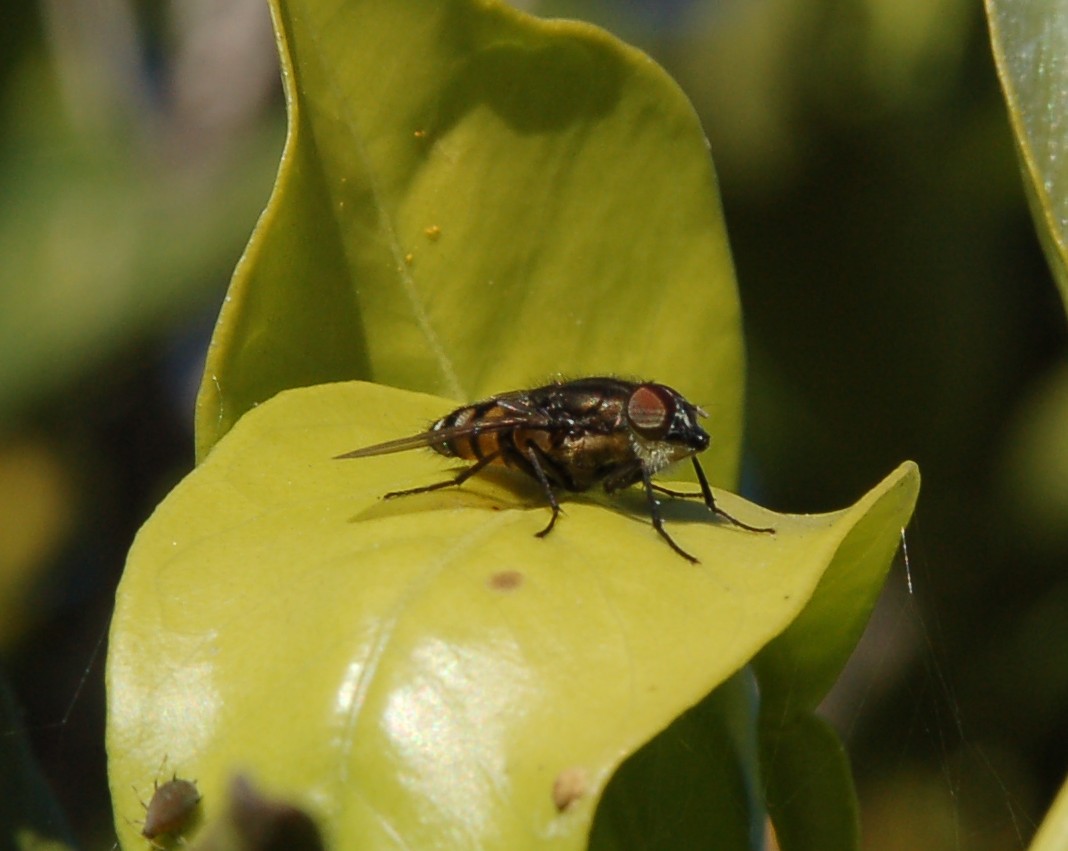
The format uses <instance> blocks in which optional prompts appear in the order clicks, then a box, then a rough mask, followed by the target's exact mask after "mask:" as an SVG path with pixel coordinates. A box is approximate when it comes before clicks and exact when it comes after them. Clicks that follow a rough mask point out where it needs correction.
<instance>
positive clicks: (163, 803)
mask: <svg viewBox="0 0 1068 851" xmlns="http://www.w3.org/2000/svg"><path fill="white" fill-rule="evenodd" d="M199 804H200V792H199V791H198V790H197V786H196V781H193V780H182V779H181V778H179V777H178V775H177V774H175V775H172V777H171V779H170V780H168V781H167V782H166V783H164V784H163V785H162V786H161V785H159V784H158V783H157V782H153V792H152V800H150V801H149V802H148V805H147V806H145V824H144V827H143V828H142V830H141V835H142V836H143V837H144V838H145V839H147V840H148V841H149V842H151V843H152V845H153V846H154V847H156V848H158V847H159V846H158V845H157V844H156V842H155V841H154V840H156V839H159V838H161V837H164V836H172V835H175V834H178V833H180V832H181V831H182V830H184V829H185V828H186V827H188V826H189V824H190V822H191V821H192V819H193V816H194V814H195V812H196V809H197V806H198V805H199Z"/></svg>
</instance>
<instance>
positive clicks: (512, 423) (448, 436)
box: [334, 417, 551, 461]
mask: <svg viewBox="0 0 1068 851" xmlns="http://www.w3.org/2000/svg"><path fill="white" fill-rule="evenodd" d="M517 428H527V429H551V426H549V425H547V424H546V423H538V422H535V423H532V422H531V421H530V419H529V418H527V417H523V418H518V417H502V418H499V419H490V420H480V421H478V422H477V423H466V424H464V425H462V426H454V427H453V428H439V429H437V430H436V431H435V430H432V431H424V432H422V433H420V434H413V435H411V436H410V437H400V438H398V439H397V440H387V441H386V442H385V443H376V444H374V445H373V446H365V447H363V448H362V449H354V450H352V452H346V453H344V454H343V455H335V456H334V460H335V461H336V460H340V459H342V458H367V457H368V456H370V455H388V454H390V453H392V452H407V451H408V450H409V449H419V448H421V447H424V446H439V445H441V444H442V443H447V442H448V441H450V440H452V439H453V438H457V437H470V436H471V435H475V434H493V433H495V432H501V431H514V430H515V429H517Z"/></svg>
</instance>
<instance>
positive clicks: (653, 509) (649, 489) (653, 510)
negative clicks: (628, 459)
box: [642, 467, 698, 564]
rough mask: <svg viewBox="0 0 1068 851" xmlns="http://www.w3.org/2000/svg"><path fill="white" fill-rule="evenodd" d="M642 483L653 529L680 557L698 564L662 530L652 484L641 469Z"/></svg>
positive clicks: (646, 473)
mask: <svg viewBox="0 0 1068 851" xmlns="http://www.w3.org/2000/svg"><path fill="white" fill-rule="evenodd" d="M642 483H643V484H644V485H645V498H646V499H647V500H648V501H649V514H651V515H652V518H653V528H654V529H656V531H657V532H658V533H660V537H661V538H663V539H664V540H665V541H667V542H668V546H669V547H671V549H673V550H674V551H675V552H677V553H678V554H679V555H680V556H682V557H683V558H684V559H686V560H687V561H689V562H693V563H694V564H698V561H697V559H695V558H694V557H693V556H692V555H690V554H689V553H688V552H686V550H684V549H683V548H682V547H680V546H679V545H678V544H676V543H675V539H674V538H672V537H671V535H669V534H668V533H667V529H665V528H664V520H663V518H662V517H661V516H660V503H659V502H657V501H656V497H655V496H654V495H653V482H652V480H651V479H650V478H649V471H648V470H646V469H645V467H642Z"/></svg>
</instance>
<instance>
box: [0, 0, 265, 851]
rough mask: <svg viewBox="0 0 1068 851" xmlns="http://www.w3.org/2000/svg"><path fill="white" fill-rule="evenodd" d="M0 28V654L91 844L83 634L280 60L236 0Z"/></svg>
mask: <svg viewBox="0 0 1068 851" xmlns="http://www.w3.org/2000/svg"><path fill="white" fill-rule="evenodd" d="M0 41H2V49H0V140H2V141H0V197H2V198H3V203H2V205H0V257H2V258H3V263H2V264H0V514H2V517H3V519H2V520H0V663H2V665H3V668H5V669H6V671H7V672H8V673H9V674H10V680H11V683H12V685H13V687H14V689H13V690H14V693H15V697H16V699H17V700H18V701H20V702H21V703H22V704H23V705H24V706H25V716H24V724H25V728H27V733H28V735H29V737H30V739H31V740H32V744H33V746H34V750H35V751H36V752H37V755H38V756H39V757H40V758H41V760H42V762H43V765H44V768H45V771H46V774H47V775H48V776H49V779H50V780H51V782H52V784H53V786H54V787H55V788H56V791H57V793H58V794H59V798H60V800H61V803H62V804H63V807H64V809H66V811H67V812H68V814H69V815H70V817H71V821H72V824H73V825H74V827H75V833H76V835H78V836H81V837H85V838H86V840H87V842H88V844H90V845H94V846H96V845H100V846H101V847H107V846H108V845H110V840H108V839H106V838H101V839H99V842H97V841H95V840H90V839H89V837H92V836H94V835H95V834H96V832H97V831H105V833H104V836H105V837H106V836H107V833H106V831H109V830H110V825H109V820H108V818H107V807H106V802H107V793H106V781H105V775H104V770H103V763H102V757H103V748H102V736H103V718H102V714H103V713H102V709H103V701H102V693H101V688H100V685H101V683H100V666H99V665H96V666H93V665H92V664H91V663H92V661H93V659H94V658H95V652H94V648H96V651H99V649H100V647H99V645H100V641H101V640H102V636H103V631H104V630H105V628H106V625H107V620H108V617H109V611H110V606H111V604H112V597H113V593H114V586H115V583H116V581H117V578H118V573H119V570H120V567H121V563H122V558H123V553H124V551H125V550H126V549H127V548H128V546H129V540H130V538H131V537H132V534H133V530H134V529H135V528H136V526H137V525H139V523H140V521H141V520H142V519H143V517H144V516H145V515H146V514H147V512H148V511H149V509H150V506H151V505H152V504H154V503H155V501H157V500H158V498H159V495H160V492H161V490H162V489H163V488H164V487H165V483H166V481H167V480H172V479H173V478H174V476H175V471H176V470H177V469H182V468H187V467H188V466H189V465H190V463H191V460H192V451H191V414H192V398H191V393H190V389H189V385H190V376H191V375H193V374H196V373H197V372H199V369H200V365H201V363H202V359H203V349H204V346H205V341H206V333H205V327H204V326H205V324H206V322H207V321H208V320H207V317H209V316H210V315H211V314H213V313H214V312H215V310H216V309H217V305H218V303H219V302H220V301H221V298H222V293H223V290H224V287H225V283H226V280H227V279H228V277H229V275H230V273H231V271H232V268H233V264H234V262H235V260H236V258H237V257H238V256H239V254H240V251H241V247H242V245H243V244H244V242H245V240H246V239H247V235H248V232H249V231H250V229H251V228H252V226H253V224H254V223H255V220H256V217H257V216H258V214H259V212H260V210H261V208H262V205H263V203H264V201H265V200H266V197H267V195H268V192H269V187H270V181H271V178H272V176H273V174H274V171H275V170H276V168H277V157H278V152H279V151H280V149H281V142H282V130H283V123H282V114H281V99H280V97H279V91H280V89H279V86H278V78H277V62H276V59H275V54H274V46H273V41H272V37H271V28H270V21H269V17H268V14H267V10H266V8H265V7H264V6H263V5H262V4H261V3H259V2H255V0H251V1H250V2H244V1H243V2H233V3H215V2H205V0H194V2H182V3H175V4H155V5H148V4H134V3H129V2H121V0H120V2H117V3H107V4H99V3H93V2H77V0H76V2H50V0H43V2H41V3H39V4H33V3H24V4H14V5H13V6H12V8H10V9H5V25H4V28H3V35H2V36H0ZM190 339H196V340H197V343H196V345H192V346H190V345H188V344H187V343H186V342H185V341H186V340H190ZM11 717H12V716H6V717H5V723H11V722H10V718H11ZM13 734H14V731H12V730H6V729H0V736H4V735H13Z"/></svg>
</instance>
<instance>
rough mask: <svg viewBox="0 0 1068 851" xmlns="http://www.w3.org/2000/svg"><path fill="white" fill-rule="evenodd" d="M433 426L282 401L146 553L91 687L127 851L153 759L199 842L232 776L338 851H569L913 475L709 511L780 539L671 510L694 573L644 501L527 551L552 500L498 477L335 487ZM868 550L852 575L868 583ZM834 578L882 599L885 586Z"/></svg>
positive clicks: (894, 501) (230, 449)
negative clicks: (434, 485) (380, 448)
mask: <svg viewBox="0 0 1068 851" xmlns="http://www.w3.org/2000/svg"><path fill="white" fill-rule="evenodd" d="M450 406H451V403H449V402H447V401H445V400H442V399H435V398H432V397H428V396H421V395H417V394H412V393H409V392H404V391H399V390H394V389H389V388H384V387H381V386H377V385H369V384H362V383H348V384H336V385H323V386H317V387H311V388H305V389H300V390H293V391H288V392H285V393H282V394H280V395H279V396H277V397H275V398H274V399H272V400H270V401H269V402H267V403H266V404H264V405H262V406H260V407H259V408H257V409H255V410H253V411H251V412H250V413H249V414H248V415H246V416H245V417H244V418H242V420H241V421H240V422H239V423H238V424H237V425H236V426H235V428H234V429H233V430H232V431H231V432H230V434H228V435H227V437H226V438H225V439H224V440H223V441H221V442H220V443H219V444H218V446H217V447H216V449H215V450H214V451H213V452H212V453H211V455H210V456H209V457H208V458H207V460H206V461H205V462H204V463H203V464H201V465H200V467H199V468H198V469H197V470H196V471H194V472H193V473H192V474H191V475H190V476H189V477H187V479H186V480H185V481H184V482H182V483H181V484H180V485H179V486H178V487H177V488H176V489H175V490H174V492H173V493H171V494H170V496H168V497H167V499H165V500H164V502H163V503H162V504H161V505H160V506H159V508H158V509H157V511H156V513H155V514H154V515H153V517H152V518H151V519H150V520H149V522H148V523H147V524H146V525H145V527H144V528H143V529H142V530H141V532H140V534H139V535H138V538H137V541H136V542H135V544H134V547H133V549H132V551H131V553H130V558H129V562H128V565H127V569H126V571H125V573H124V575H123V580H122V583H121V586H120V589H119V594H118V599H117V602H116V609H115V615H114V621H113V626H112V634H111V643H110V656H109V663H108V674H107V679H108V693H109V713H108V750H109V756H110V771H111V788H112V794H113V799H114V805H115V812H116V827H117V829H118V831H119V833H120V837H121V838H122V840H123V842H124V843H125V846H126V847H127V848H130V849H132V848H135V847H138V848H139V847H141V844H140V843H141V842H142V841H141V840H139V839H138V837H137V830H136V827H134V826H131V825H130V824H129V823H128V822H127V821H126V820H127V819H132V818H135V817H136V815H137V812H138V809H139V807H140V805H139V803H138V801H137V796H136V792H135V791H134V790H146V789H150V788H151V784H152V780H153V778H154V777H155V775H156V772H157V771H158V770H159V765H160V760H161V759H162V758H163V756H164V755H166V756H167V757H168V765H169V766H172V767H173V769H174V770H176V771H178V773H179V775H180V776H184V777H192V778H196V779H197V780H198V783H199V788H200V790H201V791H202V793H203V800H202V802H201V806H202V807H203V808H204V814H205V819H206V821H209V822H210V821H211V820H212V819H214V818H216V817H217V815H218V812H219V808H220V807H221V806H222V803H221V802H222V801H223V799H224V791H223V790H224V789H225V788H226V786H227V783H228V782H229V779H230V777H231V776H232V775H233V774H234V773H235V772H237V771H243V772H246V773H247V774H248V776H249V777H250V778H252V779H253V780H254V782H255V783H256V784H257V785H260V786H262V787H263V788H264V790H265V793H267V794H270V795H277V796H280V797H283V798H285V799H286V800H290V801H293V802H294V803H296V804H298V805H300V806H302V807H303V808H305V809H306V810H307V811H309V812H310V813H311V814H312V815H313V817H315V818H316V819H317V821H318V822H319V824H320V826H321V827H322V828H323V830H324V833H325V835H326V837H327V840H328V842H329V843H331V846H332V847H336V848H344V849H352V848H383V849H387V848H408V849H416V848H418V849H456V848H481V849H497V848H499V849H509V850H510V851H515V849H522V848H546V849H548V848H552V849H577V848H583V847H585V844H586V838H587V834H588V832H589V829H590V823H591V819H592V816H593V813H594V810H595V807H596V805H597V802H598V800H599V798H600V796H601V793H602V792H603V790H604V788H605V784H606V783H607V782H608V780H609V778H610V776H611V775H612V773H613V771H614V770H615V769H616V767H617V766H618V765H619V764H620V762H621V761H622V760H623V759H624V758H625V757H626V756H627V755H628V754H630V753H632V752H633V751H635V750H636V749H637V748H639V747H640V746H641V745H642V744H643V743H644V742H646V741H648V740H649V739H651V738H652V737H653V736H654V735H655V734H657V733H658V732H659V731H660V730H662V729H664V728H665V727H667V726H668V725H669V724H671V722H672V721H673V720H674V719H675V718H677V717H678V716H680V715H681V714H682V713H683V712H685V710H686V709H687V708H689V707H691V706H694V705H695V704H696V703H697V702H698V701H700V700H701V699H702V698H703V697H704V696H705V695H707V694H708V693H709V692H710V691H711V690H712V689H713V688H714V687H715V686H716V685H718V684H719V683H722V682H724V681H725V680H726V679H727V678H729V677H730V676H731V675H732V674H734V673H735V672H736V671H738V670H739V668H741V667H742V666H743V665H744V664H745V663H746V662H747V661H748V660H750V659H751V658H752V657H753V656H754V654H756V653H757V652H758V651H759V650H760V648H761V647H763V646H764V645H766V644H767V643H768V642H769V641H770V640H771V639H772V638H774V637H775V636H776V635H778V634H780V633H782V632H783V630H784V629H785V628H786V627H787V626H788V624H790V623H791V621H793V620H795V619H796V618H797V617H798V615H799V613H801V612H802V611H803V610H804V608H805V606H806V603H807V601H808V600H809V599H810V597H811V595H812V594H813V592H814V591H815V589H816V588H817V586H818V585H819V584H820V582H821V577H822V576H823V575H824V572H825V570H826V569H827V568H828V566H829V565H834V563H835V560H836V559H837V558H838V555H839V550H840V547H841V545H842V544H843V542H846V541H848V540H849V539H850V537H851V535H854V533H856V530H858V529H859V530H861V535H862V536H865V537H866V536H869V535H871V536H873V537H874V538H878V537H879V536H880V535H882V536H883V537H884V538H885V535H890V536H891V540H894V541H896V536H897V534H898V528H899V527H900V526H901V525H903V524H904V523H905V522H906V520H907V517H908V515H909V513H910V512H911V510H912V506H913V503H914V501H915V496H916V487H917V484H918V476H917V474H916V470H915V467H914V466H912V465H904V466H902V467H901V468H900V469H899V470H897V471H895V472H894V473H893V474H891V476H889V477H888V478H887V479H886V480H885V481H884V482H883V483H882V484H880V485H879V486H878V487H877V488H875V489H874V490H873V491H872V492H871V493H870V494H868V495H867V496H866V497H864V498H863V499H862V500H861V501H860V502H858V503H857V505H855V506H854V507H852V508H850V509H846V510H845V511H841V512H837V513H834V514H827V515H818V516H791V515H774V514H772V513H770V512H768V511H766V510H764V509H761V508H759V507H757V506H755V505H752V504H749V503H746V502H744V501H743V500H741V499H739V498H737V497H733V496H731V495H730V494H726V493H722V492H721V493H718V494H717V499H719V500H720V501H721V502H722V504H723V506H724V507H725V508H726V509H727V510H728V511H730V512H731V513H732V514H734V515H735V516H737V517H739V518H740V519H742V520H745V521H747V522H750V523H754V524H771V525H773V526H774V527H775V528H776V530H777V531H776V533H775V534H774V535H767V534H754V533H750V532H746V531H744V530H740V529H737V528H733V527H730V526H726V525H723V524H722V523H717V522H715V521H713V520H712V519H711V518H710V517H709V516H708V514H707V512H706V511H705V509H704V508H703V507H702V506H700V504H694V503H693V502H690V501H683V500H673V501H670V502H666V503H665V505H664V510H665V517H666V522H667V525H668V528H669V530H670V531H671V533H672V535H674V536H675V538H676V539H677V540H678V541H679V543H680V544H681V545H682V546H683V547H685V548H687V549H688V550H690V551H691V552H693V553H694V554H696V555H697V556H698V557H699V558H700V559H701V564H699V565H693V564H691V563H689V562H687V561H685V560H684V559H682V558H680V557H679V556H678V555H676V554H675V553H674V552H672V551H671V550H670V549H669V548H668V547H667V545H666V544H665V543H664V541H663V540H662V539H661V538H660V537H659V536H658V535H657V534H656V533H655V531H654V530H653V528H652V527H651V525H650V523H649V519H648V515H647V512H646V509H645V506H644V500H643V498H642V495H641V494H640V493H638V492H634V493H630V494H625V495H623V496H622V497H620V498H618V499H607V498H604V497H596V496H591V497H573V498H569V499H567V500H566V501H565V502H564V510H565V514H564V515H563V516H562V517H561V518H560V520H559V522H558V523H557V527H556V528H555V529H554V530H553V532H552V533H551V534H550V535H549V536H547V537H546V538H544V539H538V538H535V537H534V536H533V533H535V532H537V531H538V530H539V529H541V528H542V527H543V526H544V524H545V522H546V520H547V515H548V510H547V508H546V507H545V506H544V500H543V498H542V497H541V496H540V494H539V493H538V489H537V487H536V486H534V485H533V483H527V482H526V480H524V479H518V480H517V479H516V478H515V477H514V476H512V475H510V474H508V473H506V472H505V473H502V474H501V475H484V476H478V477H475V478H474V479H472V480H470V481H469V482H468V483H466V484H465V485H464V486H463V488H461V489H458V490H451V489H450V490H445V491H437V492H434V493H428V494H422V495H416V496H410V497H407V498H404V499H400V500H396V501H389V502H383V501H381V499H380V496H381V495H382V494H383V493H384V492H386V491H389V490H393V489H397V488H406V487H415V486H419V485H422V484H428V483H431V482H435V481H438V480H440V479H441V478H442V477H443V476H446V475H448V473H447V470H448V467H449V464H448V462H447V461H446V459H443V458H441V457H440V456H437V455H434V454H433V453H430V452H408V453H402V454H397V455H391V456H382V457H373V458H362V459H354V460H347V461H337V460H333V457H334V456H336V455H338V454H339V453H342V452H345V451H347V450H351V449H354V448H357V447H360V446H363V445H367V444H370V443H373V442H377V441H379V440H384V439H388V438H392V437H399V436H403V435H405V434H407V433H409V432H411V431H413V430H415V429H417V428H418V427H420V425H421V424H423V423H425V422H427V421H428V420H430V419H432V418H434V417H436V416H438V415H440V414H441V413H443V412H445V411H447V410H448V409H449V408H450ZM873 516H874V517H876V518H878V521H879V522H877V523H875V524H873V525H870V526H869V525H868V524H867V520H868V518H869V517H873ZM887 517H890V518H891V522H890V523H889V524H888V523H887V522H886V518H887ZM878 530H884V531H883V532H879V531H878ZM886 546H887V544H886V540H882V539H880V540H878V541H874V542H873V545H872V546H871V547H867V548H865V549H863V550H861V549H858V548H854V549H851V550H849V556H850V557H851V558H860V559H864V558H868V559H870V558H873V557H874V558H882V559H883V561H884V562H885V561H888V558H886V557H885V551H886ZM873 554H878V555H874V556H873ZM848 567H849V566H848V565H841V566H839V568H838V569H839V570H847V569H848ZM853 567H854V568H855V569H856V570H858V571H859V572H860V573H862V574H863V575H865V576H868V577H871V581H872V582H874V583H875V584H876V585H877V584H878V583H879V582H880V581H881V576H882V571H883V570H885V568H886V564H885V563H884V564H882V565H879V566H878V567H879V568H881V569H872V567H871V565H868V564H863V565H854V566H853ZM865 599H866V597H865ZM842 605H845V606H847V607H848V606H849V605H850V603H849V601H848V600H845V601H842ZM840 614H841V616H842V617H843V618H845V619H847V620H848V619H849V618H851V617H853V613H852V612H842V613H840ZM762 687H763V685H762ZM733 738H734V739H736V740H739V741H741V740H744V739H745V736H742V735H737V736H734V737H733ZM561 781H567V784H568V785H567V786H566V787H565V788H567V789H570V790H571V791H570V792H569V793H568V794H567V795H566V796H565V798H564V800H565V802H566V806H564V807H562V809H558V804H559V803H560V799H559V797H556V798H555V799H554V785H558V784H559V783H560V782H561ZM131 787H133V788H131ZM748 817H749V815H748V813H743V814H742V818H748Z"/></svg>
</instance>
